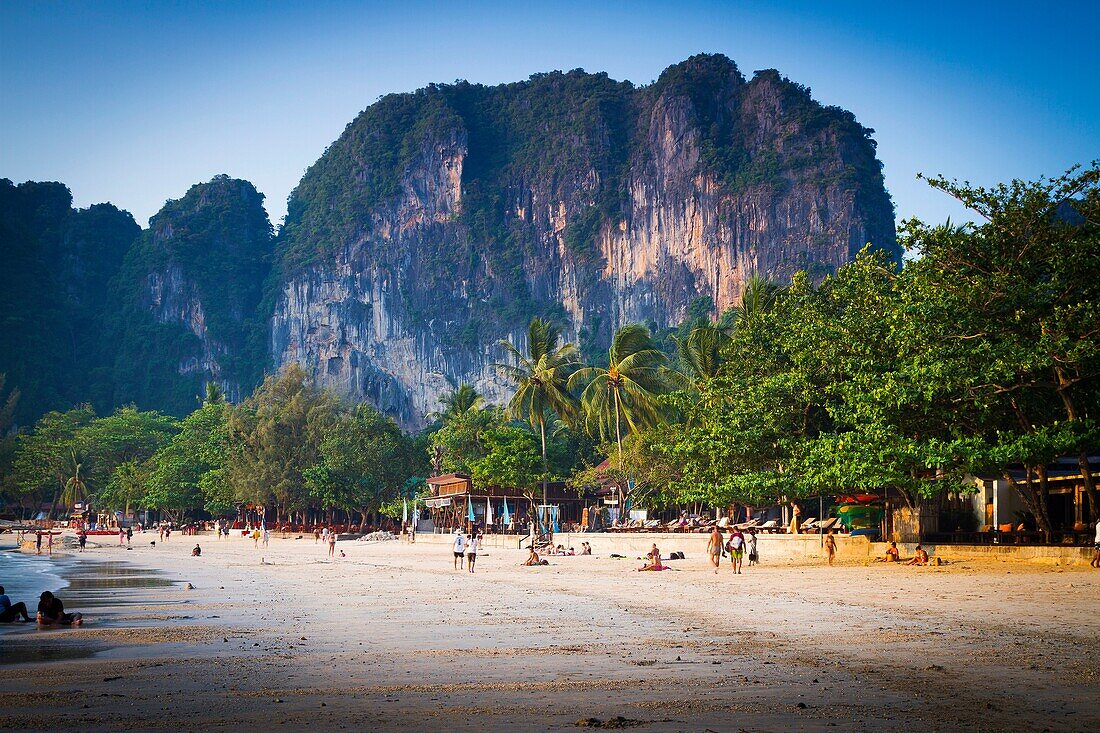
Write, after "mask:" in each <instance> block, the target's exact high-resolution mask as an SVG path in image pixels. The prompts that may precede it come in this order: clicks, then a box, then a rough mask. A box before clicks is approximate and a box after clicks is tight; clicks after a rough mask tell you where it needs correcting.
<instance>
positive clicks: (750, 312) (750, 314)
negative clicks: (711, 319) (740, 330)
mask: <svg viewBox="0 0 1100 733" xmlns="http://www.w3.org/2000/svg"><path fill="white" fill-rule="evenodd" d="M779 290H780V288H779V286H778V285H776V284H775V283H773V282H772V281H771V280H768V279H767V278H764V277H761V276H760V275H749V277H748V279H747V280H745V285H744V286H743V287H742V288H741V304H740V305H736V306H734V307H733V308H730V309H729V310H728V311H726V312H725V313H723V314H722V319H721V321H720V323H719V326H720V327H721V328H722V329H723V330H726V331H733V330H735V329H736V328H737V324H738V323H742V322H746V321H752V320H755V319H757V318H759V317H760V316H761V315H763V313H764V312H765V311H767V310H768V309H769V308H770V307H771V306H772V303H774V302H775V299H776V296H778V295H779Z"/></svg>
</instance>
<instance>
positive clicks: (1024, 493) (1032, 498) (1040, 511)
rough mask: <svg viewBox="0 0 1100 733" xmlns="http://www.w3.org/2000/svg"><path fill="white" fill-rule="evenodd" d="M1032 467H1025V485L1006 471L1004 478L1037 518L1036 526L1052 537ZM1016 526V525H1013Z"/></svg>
mask: <svg viewBox="0 0 1100 733" xmlns="http://www.w3.org/2000/svg"><path fill="white" fill-rule="evenodd" d="M1032 470H1033V469H1032V467H1031V466H1028V465H1026V464H1025V465H1024V483H1023V484H1020V483H1019V482H1017V481H1016V480H1015V479H1014V478H1012V476H1011V475H1010V474H1009V473H1008V472H1007V471H1005V472H1004V478H1005V481H1007V482H1008V483H1009V484H1010V485H1011V486H1013V487H1014V488H1015V489H1016V491H1017V492H1019V494H1020V497H1021V498H1022V499H1023V500H1024V504H1025V505H1026V506H1027V508H1028V510H1029V511H1030V512H1031V514H1032V516H1034V517H1035V522H1036V524H1038V525H1039V529H1040V530H1042V531H1043V532H1044V533H1045V534H1046V535H1047V536H1048V537H1049V536H1050V524H1049V523H1048V522H1047V518H1046V511H1045V510H1044V507H1043V506H1042V502H1041V500H1040V497H1039V494H1038V492H1037V491H1036V489H1035V481H1034V479H1032V477H1031V472H1032ZM1013 524H1015V523H1013Z"/></svg>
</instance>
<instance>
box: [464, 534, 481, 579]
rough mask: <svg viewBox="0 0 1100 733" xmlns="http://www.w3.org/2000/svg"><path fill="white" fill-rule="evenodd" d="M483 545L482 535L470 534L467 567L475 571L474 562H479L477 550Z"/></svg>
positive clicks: (467, 546) (467, 548)
mask: <svg viewBox="0 0 1100 733" xmlns="http://www.w3.org/2000/svg"><path fill="white" fill-rule="evenodd" d="M480 546H481V537H480V536H479V535H477V534H472V535H470V542H469V544H468V545H466V567H468V568H469V569H470V572H471V573H472V572H474V563H475V562H477V550H478V548H479V547H480Z"/></svg>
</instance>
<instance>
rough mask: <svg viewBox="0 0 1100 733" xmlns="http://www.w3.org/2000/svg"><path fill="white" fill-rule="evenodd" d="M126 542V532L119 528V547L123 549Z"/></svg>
mask: <svg viewBox="0 0 1100 733" xmlns="http://www.w3.org/2000/svg"><path fill="white" fill-rule="evenodd" d="M125 542H126V530H124V529H123V528H122V527H119V528H118V546H119V547H122V545H123V544H124V543H125Z"/></svg>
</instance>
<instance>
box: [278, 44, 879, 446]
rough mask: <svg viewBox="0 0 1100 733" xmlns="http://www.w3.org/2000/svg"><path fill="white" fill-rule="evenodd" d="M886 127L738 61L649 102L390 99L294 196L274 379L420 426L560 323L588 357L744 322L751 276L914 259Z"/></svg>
mask: <svg viewBox="0 0 1100 733" xmlns="http://www.w3.org/2000/svg"><path fill="white" fill-rule="evenodd" d="M870 133H871V131H870V130H867V129H865V128H863V127H861V126H860V125H859V124H858V123H857V122H856V121H855V119H854V118H853V116H852V115H851V114H850V113H848V112H845V111H843V110H840V109H837V108H829V107H822V106H821V105H819V104H818V103H817V102H815V101H813V100H812V99H811V97H810V94H809V90H807V89H805V88H803V87H801V86H799V85H797V84H794V83H792V82H790V81H788V80H786V79H784V78H782V77H780V75H779V74H778V73H777V72H774V71H765V72H757V74H756V75H755V76H754V77H753V78H752V80H749V81H746V80H745V78H744V77H743V76H742V75H741V73H740V72H739V71H738V69H737V67H736V66H735V65H734V64H733V63H732V62H731V61H730V60H728V59H726V58H725V57H722V56H698V57H693V58H692V59H689V60H688V61H686V62H684V63H682V64H679V65H677V66H673V67H670V68H669V69H668V70H666V71H665V73H664V74H662V76H661V78H660V79H659V80H658V81H657V82H656V83H655V84H653V85H651V86H648V87H641V88H635V87H633V86H632V85H631V84H629V83H627V82H615V81H612V80H610V79H608V78H607V76H606V75H604V74H586V73H584V72H581V71H573V72H569V73H567V74H561V73H554V74H545V75H539V76H536V77H532V78H531V79H530V80H529V81H527V82H522V83H518V84H510V85H504V86H500V87H481V86H476V85H470V84H466V83H458V84H456V85H448V86H432V87H428V88H426V89H422V90H420V91H418V92H416V93H414V94H408V95H392V96H391V97H386V98H384V99H382V100H380V101H379V102H378V103H376V104H375V105H373V106H372V107H371V108H369V109H367V110H366V111H365V112H364V113H362V114H361V115H360V116H359V118H357V119H356V120H355V121H354V122H353V123H352V124H350V125H349V126H348V128H347V129H346V130H345V132H344V134H343V135H342V136H341V137H340V139H339V140H337V141H336V142H335V143H334V144H333V145H332V146H331V147H330V148H329V149H328V150H327V151H326V153H325V155H324V156H323V157H322V158H321V159H320V160H319V161H318V162H317V163H316V164H315V165H314V166H313V167H312V168H310V170H309V171H307V173H306V175H305V177H304V178H303V179H302V182H301V184H300V185H299V187H298V188H297V189H296V190H295V192H294V194H293V195H292V196H291V200H290V202H289V214H288V217H287V224H286V226H285V227H284V230H283V232H282V234H281V236H280V239H279V243H278V250H279V255H278V257H279V260H280V267H281V278H280V282H281V287H280V288H279V293H278V298H277V303H276V306H275V311H274V315H273V318H272V321H271V349H272V355H273V357H274V359H275V362H276V363H277V364H282V363H287V362H291V361H297V362H300V363H302V364H304V365H305V366H306V367H307V368H309V369H311V370H312V371H313V372H315V373H316V374H317V375H318V377H319V379H320V381H321V382H322V383H325V384H328V385H330V386H334V387H337V388H339V389H341V390H343V391H345V392H347V393H349V394H352V395H356V396H362V397H366V398H367V399H369V400H371V401H372V402H374V403H375V404H376V405H377V406H378V407H379V408H381V409H382V410H383V411H386V412H388V413H390V414H392V415H394V416H395V417H397V418H398V419H399V420H400V421H401V422H403V423H404V424H406V425H408V426H415V425H417V424H420V423H421V422H422V420H423V416H424V415H425V414H426V413H427V412H429V411H431V410H433V409H435V408H436V407H437V406H438V397H439V396H440V395H441V394H442V393H444V392H446V391H447V390H448V389H450V388H452V387H453V386H454V385H456V384H458V383H459V382H462V381H468V382H471V383H473V384H474V385H475V386H476V387H478V389H479V390H481V391H482V392H483V393H484V394H486V395H488V396H489V397H490V398H491V399H498V400H499V399H503V398H504V397H505V396H506V395H507V394H508V391H509V388H508V386H507V385H505V384H503V383H501V382H500V381H499V379H498V378H497V377H496V375H495V374H494V372H493V370H492V368H491V364H492V363H493V362H494V361H496V360H497V359H498V358H500V353H499V351H498V349H497V348H496V347H495V343H496V342H497V340H498V339H502V338H503V339H510V340H512V341H513V342H518V341H519V340H520V339H522V332H523V329H524V328H525V326H526V322H527V320H528V319H529V318H530V317H531V316H533V315H541V316H544V317H545V316H549V317H551V318H555V319H556V320H558V321H559V322H561V323H562V324H563V326H564V327H565V331H566V333H567V335H568V336H569V337H570V338H574V339H577V340H579V341H580V343H581V345H582V348H583V350H584V351H586V352H587V353H588V354H589V355H595V354H596V353H598V352H599V350H601V349H602V348H604V347H606V345H607V343H608V342H609V340H610V335H611V333H612V332H613V330H614V329H615V328H617V327H618V326H620V325H622V324H624V323H627V322H633V321H642V322H649V323H652V324H655V325H658V326H665V325H669V324H675V323H677V322H679V321H680V320H682V319H683V318H684V316H685V313H686V309H687V307H688V305H689V304H690V303H692V302H693V301H695V300H696V299H698V298H700V297H707V298H710V299H711V300H712V301H713V303H714V305H715V306H716V309H717V312H721V311H722V310H724V309H726V308H728V307H730V306H732V305H736V304H737V302H738V298H739V293H740V291H741V286H742V283H743V282H744V281H745V279H746V278H747V277H748V276H749V275H750V274H752V273H759V274H762V275H766V276H768V277H770V278H773V279H776V280H780V281H783V280H786V279H788V278H789V277H790V276H791V274H793V273H794V272H795V271H797V270H808V271H809V272H810V273H811V274H815V275H819V276H820V275H823V274H825V273H828V272H830V271H832V270H834V269H835V268H836V267H838V266H839V265H841V264H843V263H844V262H846V261H848V260H849V258H851V256H852V255H853V254H854V253H855V252H856V251H857V250H858V249H859V248H861V247H862V246H864V245H865V244H867V243H868V242H870V243H872V244H873V245H874V246H876V247H880V248H884V249H887V250H889V251H891V252H893V253H894V254H895V256H897V255H899V252H898V251H897V245H896V241H895V233H894V225H893V208H892V205H891V203H890V199H889V196H888V194H887V193H886V191H885V188H884V186H883V180H882V175H881V166H880V164H879V163H878V161H877V160H876V158H875V146H874V142H873V141H872V140H871V138H870Z"/></svg>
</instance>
